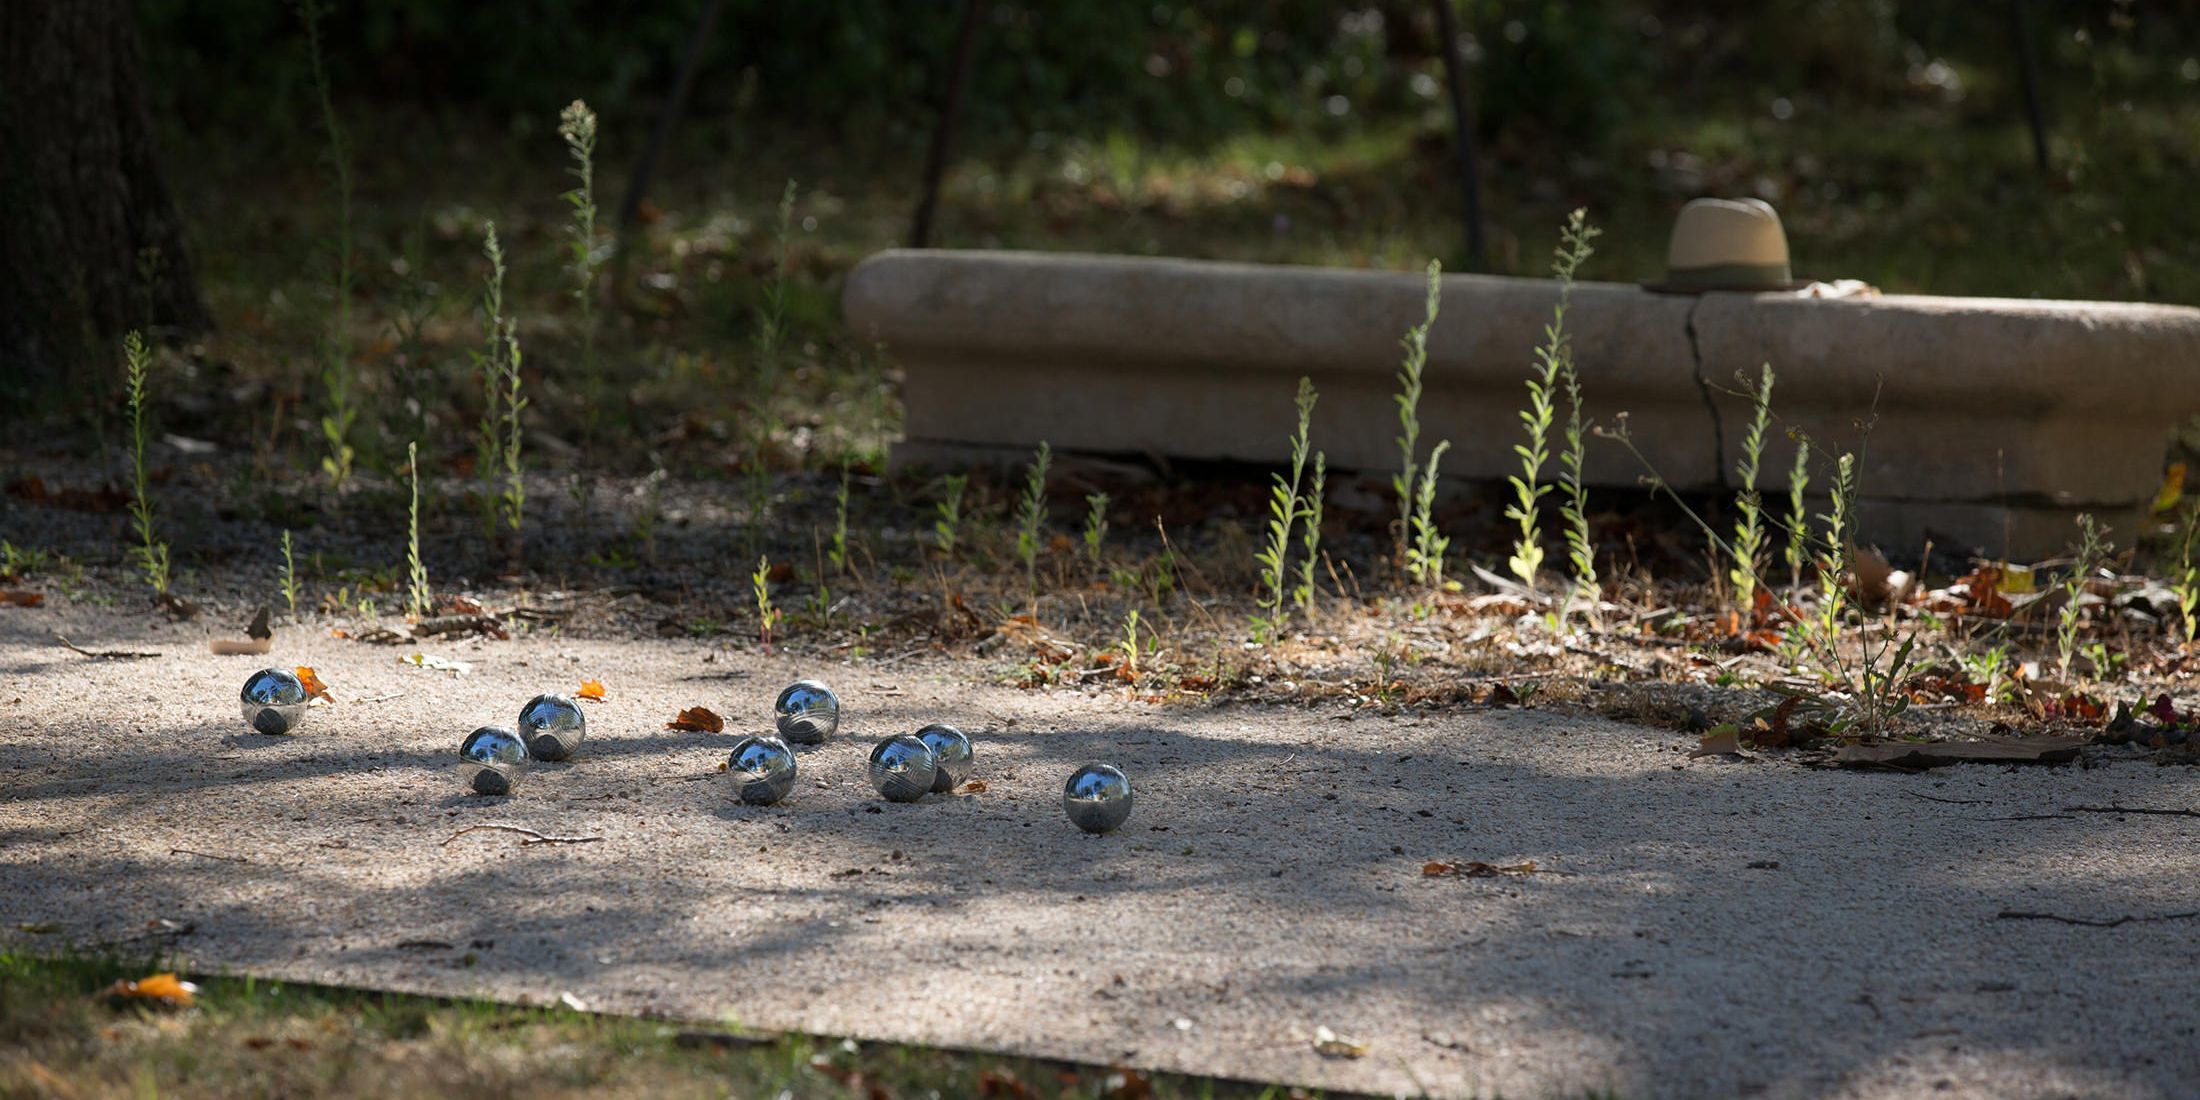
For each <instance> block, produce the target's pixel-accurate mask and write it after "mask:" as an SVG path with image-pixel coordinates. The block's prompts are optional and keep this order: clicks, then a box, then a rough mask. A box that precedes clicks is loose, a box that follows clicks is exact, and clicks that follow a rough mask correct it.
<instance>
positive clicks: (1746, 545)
mask: <svg viewBox="0 0 2200 1100" xmlns="http://www.w3.org/2000/svg"><path fill="white" fill-rule="evenodd" d="M1771 417H1772V364H1770V363H1767V364H1765V365H1764V368H1763V372H1762V373H1761V374H1760V375H1759V376H1758V382H1757V388H1756V389H1755V390H1753V391H1752V392H1751V399H1750V418H1749V430H1748V431H1746V432H1744V433H1743V434H1742V460H1741V461H1740V462H1738V463H1736V464H1735V467H1734V472H1735V473H1736V474H1737V475H1739V476H1740V478H1741V489H1740V491H1739V492H1738V493H1737V494H1736V495H1735V497H1734V511H1735V514H1736V517H1737V518H1736V519H1735V521H1734V562H1733V567H1732V568H1730V569H1729V570H1728V571H1727V579H1728V580H1730V581H1732V582H1733V583H1734V605H1735V608H1736V610H1737V611H1738V612H1739V613H1740V614H1741V616H1742V621H1744V622H1748V621H1749V616H1750V613H1751V611H1752V609H1754V608H1755V607H1756V606H1757V604H1756V600H1757V583H1758V579H1759V578H1760V577H1761V576H1762V575H1763V572H1764V566H1765V556H1766V552H1767V546H1768V544H1769V540H1768V538H1767V536H1766V533H1765V525H1764V498H1763V497H1762V496H1761V495H1760V494H1759V493H1758V492H1757V469H1758V466H1759V464H1760V462H1761V460H1762V459H1763V457H1764V451H1765V424H1766V422H1767V421H1769V420H1770V419H1771Z"/></svg>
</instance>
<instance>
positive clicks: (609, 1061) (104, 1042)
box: [0, 952, 1295, 1098]
mask: <svg viewBox="0 0 2200 1100" xmlns="http://www.w3.org/2000/svg"><path fill="white" fill-rule="evenodd" d="M161 968H162V964H161V963H159V962H158V961H157V960H151V959H147V960H129V959H122V958H96V957H76V956H64V957H50V956H43V955H35V954H29V953H24V952H0V1096H9V1097H12V1096H75V1097H108V1096H130V1097H141V1096H164V1097H193V1096H207V1097H235V1096H283V1097H351V1096H411V1097H466V1098H471V1097H509V1096H522V1095H524V1096H530V1097H560V1096H590V1097H660V1096H663V1097H685V1096H711V1097H722V1096H765V1097H769V1096H784V1095H792V1096H796V1097H813V1096H814V1097H842V1096H858V1097H869V1096H879V1095H884V1096H928V1095H936V1096H979V1095H999V1096H1020V1095H1049V1096H1051V1095H1060V1094H1067V1095H1077V1096H1115V1095H1122V1096H1144V1095H1148V1094H1149V1093H1148V1092H1146V1091H1142V1090H1141V1089H1140V1085H1141V1084H1142V1085H1143V1086H1144V1087H1145V1088H1147V1089H1150V1095H1153V1096H1157V1097H1283V1096H1287V1095H1295V1093H1292V1092H1290V1091H1289V1090H1284V1089H1280V1088H1273V1087H1263V1086H1254V1085H1246V1084H1242V1083H1235V1082H1227V1081H1219V1080H1213V1079H1201V1078H1184V1077H1168V1076H1150V1077H1148V1076H1145V1075H1140V1074H1135V1073H1130V1074H1128V1075H1126V1071H1123V1070H1120V1069H1110V1068H1107V1067H1100V1066H1086V1065H1076V1064H1071V1063H1061V1062H1049V1061H1039V1060H1033V1059H1023V1058H1003V1057H996V1056H992V1055H986V1054H970V1053H962V1052H956V1051H944V1050H933V1049H927V1048H921V1047H911V1046H902V1045H897V1044H890V1043H865V1044H854V1043H842V1042H833V1041H830V1040H821V1039H815V1038H811V1037H807V1036H783V1037H773V1036H743V1035H742V1034H740V1032H739V1029H738V1028H734V1027H730V1026H725V1027H706V1026H694V1025H682V1024H677V1023H671V1022H665V1021H655V1020H641V1019H633V1018H628V1017H617V1016H600V1015H594V1014H591V1013H585V1012H576V1011H573V1010H571V1009H570V1008H564V1007H558V1008H525V1007H519V1006H514V1005H505V1004H498V1003H494V1002H489V1001H472V1000H446V999H440V998H431V997H414V996H406V995H402V994H385V993H377V992H371V991H366V990H355V989H344V988H337V987H332V986H318V985H305V984H297V983H290V982H272V981H260V980H256V979H252V978H231V977H199V978H196V979H195V980H196V981H197V982H198V983H199V985H200V991H199V994H198V998H197V1006H196V1007H195V1008H192V1009H189V1010H185V1011H168V1010H147V1009H139V1008H135V1007H123V1008H114V1007H110V1006H109V1005H108V1004H107V1002H106V1001H105V1000H103V999H102V998H101V997H100V996H99V992H100V991H101V990H104V989H105V988H106V987H107V986H109V985H110V984H112V983H113V982H114V981H116V980H117V979H124V978H141V977H144V976H145V975H146V974H148V973H152V972H154V971H155V970H158V969H161ZM1019 1086H1020V1087H1019ZM1027 1089H1028V1090H1029V1091H1028V1092H1026V1091H1024V1090H1027Z"/></svg>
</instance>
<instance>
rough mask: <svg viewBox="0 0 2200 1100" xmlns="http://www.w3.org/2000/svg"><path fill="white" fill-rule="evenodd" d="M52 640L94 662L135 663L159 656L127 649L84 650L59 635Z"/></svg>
mask: <svg viewBox="0 0 2200 1100" xmlns="http://www.w3.org/2000/svg"><path fill="white" fill-rule="evenodd" d="M53 640H54V641H57V642H60V643H61V648H63V649H66V650H68V651H69V652H71V653H78V654H82V655H84V656H86V657H90V658H91V659H93V660H95V661H137V660H143V659H144V658H147V657H158V656H160V654H158V653H140V652H138V651H136V650H129V649H85V648H84V647H82V646H80V645H77V644H76V643H75V642H72V641H70V640H69V639H68V638H66V637H64V636H62V635H60V634H56V635H54V636H53Z"/></svg>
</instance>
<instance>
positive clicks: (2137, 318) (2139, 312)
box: [843, 250, 2200, 558]
mask: <svg viewBox="0 0 2200 1100" xmlns="http://www.w3.org/2000/svg"><path fill="white" fill-rule="evenodd" d="M1423 294H1424V282H1423V279H1422V278H1421V276H1419V275H1416V274H1405V273H1393V272H1368V271H1347V270H1335V269H1326V268H1307V267H1283V266H1269V265H1258V264H1238V263H1213V262H1204V261H1192V260H1156V259H1139V258H1128V257H1119V256H1092V255H1077V254H1064V253H1014V252H964V251H903V250H895V251H888V252H883V253H880V254H878V255H876V256H873V257H871V258H869V259H867V260H865V261H864V262H863V263H862V264H860V265H858V266H857V268H856V269H855V271H854V272H852V273H851V274H850V275H849V277H848V283H847V287H846V290H845V292H844V295H843V304H844V307H845V312H846V314H847V318H848V322H849V324H850V326H851V328H853V329H854V331H855V332H856V333H857V335H859V336H861V337H864V338H867V339H872V340H876V341H879V342H882V343H883V344H884V345H885V346H886V347H887V349H888V350H889V351H890V353H891V354H893V355H894V356H895V358H896V359H897V360H898V361H899V362H900V363H901V364H902V365H903V367H904V368H905V370H906V372H907V376H906V377H907V382H906V385H905V387H904V395H903V397H904V402H905V405H906V408H907V419H906V423H905V429H904V435H905V438H904V441H903V442H902V443H901V444H899V445H898V447H897V450H896V456H897V459H898V460H903V461H940V460H964V459H968V458H971V457H973V456H989V457H994V458H1001V459H1005V458H1009V457H1012V456H1013V457H1014V458H1017V459H1021V457H1022V456H1023V454H1024V453H1025V452H1028V451H1029V450H1030V449H1031V448H1033V447H1036V446H1037V445H1038V444H1039V442H1040V441H1042V440H1044V441H1047V442H1049V443H1051V444H1053V445H1054V447H1055V448H1057V449H1058V450H1063V451H1071V452H1090V453H1096V454H1127V455H1138V454H1153V455H1163V456H1171V457H1180V458H1194V459H1227V460H1241V461H1248V462H1260V463H1275V462H1280V461H1284V460H1286V459H1287V458H1288V454H1289V449H1288V436H1289V434H1290V429H1291V422H1292V410H1291V402H1292V394H1293V389H1294V385H1295V382H1296V379H1297V378H1298V376H1300V375H1302V374H1303V375H1307V376H1309V377H1311V378H1312V379H1313V380H1314V383H1315V385H1316V386H1317V387H1318V388H1319V389H1320V390H1321V403H1320V405H1319V406H1318V408H1317V411H1316V414H1315V422H1314V445H1315V446H1316V447H1317V448H1320V449H1322V450H1324V451H1326V452H1327V453H1328V456H1329V463H1330V466H1331V467H1332V468H1338V469H1348V470H1349V469H1357V470H1365V471H1369V472H1371V473H1380V472H1387V471H1390V470H1392V469H1394V468H1395V464H1396V460H1397V454H1396V447H1397V445H1396V443H1395V442H1394V440H1395V437H1396V435H1397V434H1398V424H1397V412H1396V407H1395V405H1394V404H1393V402H1392V395H1393V393H1394V392H1395V391H1396V381H1395V375H1396V372H1397V369H1398V363H1399V360H1400V357H1401V350H1400V347H1399V338H1400V336H1401V335H1402V334H1403V333H1404V332H1405V330H1406V329H1407V328H1408V327H1409V326H1411V325H1413V324H1415V323H1418V321H1419V320H1420V316H1421V310H1422V302H1423ZM1557 298H1558V291H1557V286H1556V284H1555V283H1552V282H1550V281H1548V280H1541V279H1513V278H1498V277H1492V276H1479V275H1448V276H1445V277H1444V280H1443V298H1442V303H1443V304H1442V313H1441V315H1440V316H1439V318H1438V320H1437V323H1436V327H1435V329H1434V330H1433V332H1432V333H1431V334H1430V338H1429V362H1428V368H1427V371H1426V373H1425V375H1424V379H1425V392H1424V395H1423V397H1422V401H1421V421H1422V440H1423V444H1424V447H1425V446H1428V445H1433V444H1434V442H1435V441H1437V440H1439V439H1449V440H1451V441H1452V449H1451V451H1450V452H1449V453H1448V454H1447V455H1446V456H1445V459H1444V470H1445V472H1446V473H1447V474H1450V475H1453V476H1458V477H1463V478H1483V479H1501V478H1503V477H1505V476H1507V475H1508V474H1511V473H1513V472H1515V470H1516V469H1517V460H1516V458H1515V456H1514V454H1513V451H1512V445H1513V444H1514V443H1515V442H1517V441H1518V440H1519V439H1520V424H1519V420H1518V413H1519V410H1520V408H1521V406H1522V405H1523V403H1524V401H1525V391H1524V382H1525V380H1526V378H1527V375H1528V371H1529V369H1530V363H1531V361H1532V357H1533V354H1534V349H1535V348H1536V346H1537V345H1538V344H1540V343H1541V342H1542V338H1543V326H1544V325H1545V324H1546V323H1548V321H1549V320H1550V316H1551V309H1552V307H1553V306H1554V305H1555V304H1556V302H1557ZM1567 326H1568V329H1569V331H1570V332H1571V333H1572V334H1573V336H1572V339H1573V346H1574V356H1575V360H1576V362H1577V363H1578V364H1579V368H1580V372H1581V378H1582V386H1583V390H1584V398H1585V401H1586V404H1587V407H1588V413H1589V415H1590V416H1591V417H1593V418H1594V419H1595V420H1596V421H1597V422H1598V423H1602V424H1611V423H1613V422H1614V419H1615V417H1616V414H1618V413H1620V412H1622V411H1624V412H1626V413H1627V414H1628V423H1629V425H1630V430H1631V432H1632V435H1633V437H1634V439H1635V441H1636V445H1637V446H1638V447H1639V448H1640V449H1641V450H1642V451H1643V453H1644V455H1645V456H1646V457H1647V458H1648V459H1649V460H1650V462H1651V463H1652V464H1653V465H1654V466H1655V467H1656V469H1657V472H1658V473H1659V474H1660V475H1662V476H1663V477H1665V478H1666V480H1668V481H1669V482H1671V483H1673V484H1674V485H1677V486H1680V487H1683V488H1687V489H1717V488H1720V487H1722V486H1727V485H1730V484H1731V483H1732V481H1733V479H1734V476H1735V475H1734V473H1733V466H1734V463H1735V461H1736V459H1737V457H1738V456H1739V453H1740V452H1739V448H1740V445H1741V444H1740V440H1741V436H1742V434H1743V431H1744V429H1745V428H1746V426H1747V421H1748V415H1749V404H1748V400H1747V398H1746V397H1745V396H1743V395H1742V392H1741V391H1742V390H1743V389H1744V386H1745V383H1744V382H1743V381H1739V380H1737V373H1740V374H1741V375H1743V376H1745V377H1746V378H1748V379H1751V380H1753V379H1754V378H1755V377H1756V372H1757V368H1758V365H1759V364H1762V363H1766V362H1769V363H1771V364H1772V365H1773V369H1774V371H1775V372H1776V374H1777V377H1778V383H1777V385H1776V387H1775V390H1774V397H1773V408H1774V413H1775V416H1776V417H1777V418H1778V423H1777V424H1776V426H1775V428H1774V429H1773V430H1772V431H1771V432H1768V433H1767V434H1768V440H1767V447H1766V455H1765V459H1764V466H1763V472H1762V474H1761V476H1760V479H1759V484H1760V486H1761V487H1763V488H1765V489H1766V490H1767V491H1768V492H1775V491H1780V490H1783V489H1784V487H1785V482H1786V471H1787V469H1788V466H1789V464H1790V462H1791V461H1792V457H1793V454H1794V444H1793V443H1792V442H1791V441H1790V440H1789V439H1788V437H1787V435H1786V434H1785V432H1784V430H1783V429H1784V428H1787V427H1791V426H1792V427H1795V428H1798V429H1800V430H1801V431H1802V432H1803V433H1805V434H1807V435H1808V436H1809V437H1810V438H1811V439H1812V440H1813V441H1814V447H1815V448H1816V449H1817V450H1819V451H1827V450H1836V451H1838V450H1847V451H1855V452H1858V453H1859V454H1860V456H1861V462H1860V465H1859V472H1860V479H1859V480H1860V494H1861V497H1862V498H1863V499H1862V501H1861V506H1860V520H1861V523H1862V525H1863V530H1864V534H1865V535H1866V537H1868V538H1871V539H1873V540H1875V541H1877V542H1879V543H1880V544H1881V545H1882V546H1886V547H1889V548H1890V549H1892V548H1897V547H1900V548H1904V549H1907V548H1910V547H1914V546H1916V545H1918V544H1920V543H1921V542H1922V541H1923V540H1924V539H1926V538H1927V537H1931V538H1932V539H1933V540H1934V541H1935V543H1936V545H1939V546H1941V547H1944V548H1952V547H1958V546H1960V547H1966V548H1971V549H1977V550H1980V551H1983V552H1986V553H1989V554H2002V553H2007V554H2010V555H2013V556H2016V557H2018V558H2031V557H2040V556H2046V555H2050V554H2053V553H2055V552H2057V551H2058V550H2059V549H2060V548H2062V546H2063V545H2064V544H2065V543H2066V542H2068V541H2069V539H2070V537H2071V534H2072V531H2071V521H2072V519H2073V517H2074V516H2075V515H2076V514H2077V513H2079V512H2081V511H2091V512H2093V513H2095V514H2096V515H2097V516H2099V517H2100V518H2101V519H2102V520H2103V521H2104V522H2106V523H2109V524H2110V525H2112V526H2113V527H2115V528H2116V530H2117V532H2118V538H2119V541H2127V542H2128V540H2129V537H2130V536H2131V535H2132V534H2134V533H2135V530H2136V524H2137V523H2138V522H2140V521H2141V520H2142V519H2143V517H2144V511H2143V510H2144V508H2145V505H2146V502H2148V501H2150V500H2151V499H2152V498H2153V495H2154V493H2155V491H2156V489H2157V487H2158V486H2159V484H2160V481H2161V470H2162V461H2163V457H2164V453H2165V445H2166V443H2167V440H2168V438H2169V435H2170V433H2171V432H2172V431H2173V430H2174V429H2175V427H2176V426H2177V425H2178V424H2179V423H2181V422H2183V421H2184V420H2185V419H2186V418H2188V417H2190V416H2192V415H2193V414H2195V413H2196V412H2200V310H2195V309H2188V308H2183V307H2174V306H2154V305H2131V304H2117V303H2097V302H2049V301H2023V300H2004V299H1974V298H1925V297H1900V296H1894V297H1882V298H1855V299H1821V298H1801V297H1796V296H1793V295H1778V294H1761V295H1749V294H1727V293H1717V294H1706V295H1702V296H1696V297H1686V296H1677V295H1667V294H1657V293H1652V292H1650V291H1646V290H1643V289H1641V288H1639V287H1635V286H1629V285H1622V284H1613V283H1583V284H1580V285H1579V286H1577V287H1576V288H1575V291H1574V298H1573V305H1572V308H1571V309H1570V311H1569V313H1568V315H1567ZM1875 395H1876V399H1877V403H1876V407H1875V405H1874V399H1875ZM1875 408H1876V420H1875V426H1874V427H1873V429H1872V430H1871V431H1870V433H1869V435H1868V437H1867V436H1865V435H1864V434H1862V433H1861V432H1860V431H1859V430H1858V424H1859V423H1860V422H1862V421H1864V420H1866V419H1869V418H1872V417H1874V414H1875ZM1554 445H1555V440H1554ZM1644 473H1645V471H1644V469H1643V467H1642V465H1641V464H1640V463H1639V462H1637V461H1636V459H1635V458H1634V457H1633V456H1631V455H1629V454H1627V453H1626V452H1625V451H1624V450H1623V449H1622V448H1620V447H1619V446H1618V445H1617V444H1615V443H1613V442H1611V441H1609V440H1602V439H1592V440H1591V441H1590V446H1589V453H1588V463H1587V477H1588V479H1589V481H1590V482H1591V483H1592V484H1598V485H1606V486H1615V485H1627V486H1633V485H1636V484H1639V482H1640V480H1641V478H1642V476H1643V474H1644ZM1551 474H1552V476H1555V474H1556V471H1555V470H1552V471H1551ZM1829 476H1830V475H1829V474H1827V473H1825V472H1821V473H1820V474H1818V475H1817V481H1816V484H1817V485H1818V486H1819V487H1823V486H1824V485H1825V484H1826V482H1827V480H1828V479H1829Z"/></svg>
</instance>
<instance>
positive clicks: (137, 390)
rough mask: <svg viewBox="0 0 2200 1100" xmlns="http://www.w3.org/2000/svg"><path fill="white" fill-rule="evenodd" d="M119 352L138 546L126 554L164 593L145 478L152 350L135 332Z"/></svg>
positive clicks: (160, 548) (164, 560)
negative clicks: (127, 409)
mask: <svg viewBox="0 0 2200 1100" xmlns="http://www.w3.org/2000/svg"><path fill="white" fill-rule="evenodd" d="M122 354H123V358H124V359H125V360H126V361H127V364H128V367H129V374H128V379H127V380H128V384H129V394H130V458H131V465H130V490H131V494H132V495H131V501H130V522H131V526H132V528H133V529H134V530H135V531H136V532H137V536H138V545H137V546H135V547H133V548H132V549H131V551H130V557H131V558H132V559H133V560H135V561H136V562H137V563H138V569H139V570H140V571H141V572H143V573H144V574H145V583H146V584H148V585H151V586H152V589H153V594H154V595H156V596H162V597H165V596H167V595H168V583H169V576H168V544H167V543H165V542H162V541H160V539H158V538H156V537H155V536H154V533H153V499H152V495H151V485H150V483H149V482H148V481H147V480H146V477H145V401H146V397H147V393H148V390H149V387H150V385H151V374H152V365H153V353H152V351H151V349H149V348H147V347H146V346H145V338H144V337H143V336H141V335H139V334H138V333H136V332H131V333H130V334H129V335H127V336H124V337H123V338H122Z"/></svg>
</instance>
